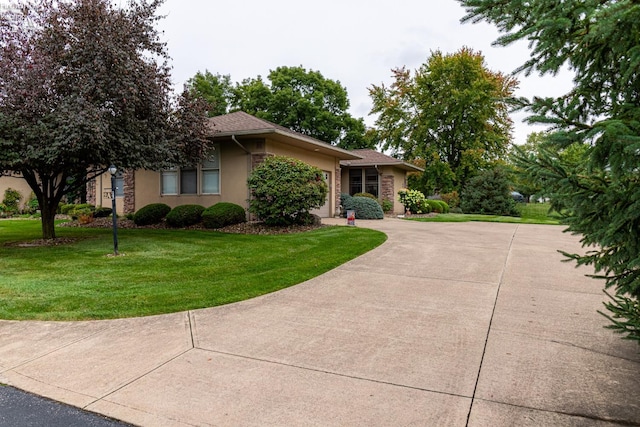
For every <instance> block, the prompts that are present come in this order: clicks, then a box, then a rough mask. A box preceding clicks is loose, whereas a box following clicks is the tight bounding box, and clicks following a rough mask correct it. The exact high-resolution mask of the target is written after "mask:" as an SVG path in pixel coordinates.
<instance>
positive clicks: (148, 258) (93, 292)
mask: <svg viewBox="0 0 640 427" xmlns="http://www.w3.org/2000/svg"><path fill="white" fill-rule="evenodd" d="M56 233H57V236H58V237H64V238H73V239H77V240H75V241H74V242H72V243H69V244H66V245H61V246H41V247H37V246H36V247H30V246H23V245H20V246H18V245H16V244H15V243H16V242H24V241H29V240H33V239H37V238H39V236H40V222H39V221H26V220H24V221H19V220H8V221H0V277H1V280H0V318H2V319H40V320H45V319H46V320H80V319H110V318H121V317H135V316H146V315H153V314H161V313H171V312H176V311H183V310H191V309H196V308H203V307H213V306H216V305H221V304H228V303H231V302H235V301H241V300H245V299H248V298H252V297H255V296H258V295H262V294H266V293H269V292H273V291H276V290H278V289H282V288H286V287H288V286H292V285H295V284H297V283H301V282H303V281H305V280H308V279H311V278H313V277H315V276H318V275H319V274H322V273H324V272H326V271H328V270H331V269H332V268H335V267H337V266H339V265H341V264H343V263H345V262H346V261H349V260H351V259H353V258H355V257H357V256H358V255H361V254H363V253H365V252H367V251H369V250H371V249H373V248H375V247H376V246H378V245H380V244H382V243H383V242H384V241H385V240H386V236H385V235H384V234H383V233H381V232H378V231H373V230H368V229H361V228H355V227H323V228H321V229H318V230H314V231H309V232H304V233H297V234H284V235H273V236H260V235H241V234H224V233H219V232H214V231H197V230H152V229H136V230H119V233H118V235H119V241H120V242H119V249H120V252H121V253H123V254H124V256H119V257H111V256H107V254H110V252H112V250H113V242H112V234H111V230H110V229H89V228H57V229H56Z"/></svg>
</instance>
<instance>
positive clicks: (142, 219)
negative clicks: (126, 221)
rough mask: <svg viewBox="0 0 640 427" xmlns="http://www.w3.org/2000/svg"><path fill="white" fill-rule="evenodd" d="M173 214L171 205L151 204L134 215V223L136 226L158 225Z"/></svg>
mask: <svg viewBox="0 0 640 427" xmlns="http://www.w3.org/2000/svg"><path fill="white" fill-rule="evenodd" d="M169 212H171V208H170V207H169V205H165V204H164V203H151V204H150V205H147V206H144V207H142V208H140V209H139V210H138V212H136V213H135V214H134V215H133V222H134V223H135V224H136V225H151V224H157V223H159V222H160V221H162V219H163V218H164V217H165V216H167V214H168V213H169Z"/></svg>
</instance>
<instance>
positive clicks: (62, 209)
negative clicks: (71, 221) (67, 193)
mask: <svg viewBox="0 0 640 427" xmlns="http://www.w3.org/2000/svg"><path fill="white" fill-rule="evenodd" d="M75 207H76V205H75V204H73V203H69V204H66V205H60V208H59V212H60V213H61V214H62V215H69V212H70V211H71V209H74V208H75Z"/></svg>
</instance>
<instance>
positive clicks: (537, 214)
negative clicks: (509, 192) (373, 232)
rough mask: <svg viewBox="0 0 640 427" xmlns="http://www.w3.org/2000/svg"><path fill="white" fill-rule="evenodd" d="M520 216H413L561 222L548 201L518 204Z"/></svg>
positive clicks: (432, 219) (444, 219)
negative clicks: (550, 212)
mask: <svg viewBox="0 0 640 427" xmlns="http://www.w3.org/2000/svg"><path fill="white" fill-rule="evenodd" d="M518 211H519V212H520V216H519V217H514V216H499V215H477V214H454V213H448V214H438V215H436V216H433V217H429V218H411V217H408V219H410V220H413V221H421V222H469V221H479V222H504V223H515V224H551V225H558V224H560V217H559V216H558V215H557V214H549V204H547V203H526V204H524V203H521V204H518Z"/></svg>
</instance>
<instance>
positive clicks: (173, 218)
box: [166, 205, 204, 228]
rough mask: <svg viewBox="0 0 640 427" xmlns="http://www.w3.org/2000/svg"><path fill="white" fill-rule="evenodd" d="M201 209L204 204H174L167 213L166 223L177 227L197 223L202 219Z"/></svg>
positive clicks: (202, 209)
mask: <svg viewBox="0 0 640 427" xmlns="http://www.w3.org/2000/svg"><path fill="white" fill-rule="evenodd" d="M203 211H204V206H200V205H180V206H176V207H175V208H173V209H171V211H170V212H169V213H168V214H167V216H166V220H167V224H169V225H170V226H172V227H178V228H180V227H188V226H190V225H194V224H197V223H199V222H200V221H201V220H202V212H203Z"/></svg>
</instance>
